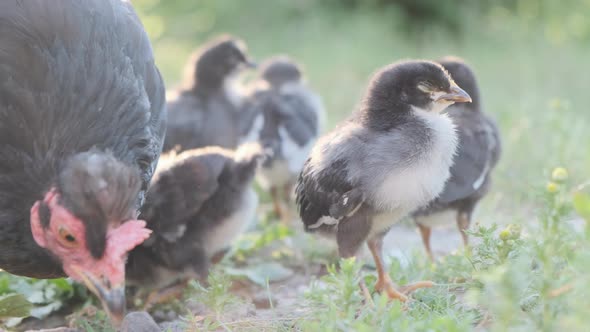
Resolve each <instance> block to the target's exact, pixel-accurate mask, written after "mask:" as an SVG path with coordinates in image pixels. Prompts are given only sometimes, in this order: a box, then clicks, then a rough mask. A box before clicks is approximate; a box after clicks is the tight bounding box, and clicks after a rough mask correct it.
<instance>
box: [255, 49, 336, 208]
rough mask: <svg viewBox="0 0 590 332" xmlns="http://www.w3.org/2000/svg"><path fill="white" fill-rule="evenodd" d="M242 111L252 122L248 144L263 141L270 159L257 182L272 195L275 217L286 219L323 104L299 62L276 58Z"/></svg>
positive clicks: (266, 67) (320, 120) (264, 66)
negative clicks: (304, 74) (306, 81)
mask: <svg viewBox="0 0 590 332" xmlns="http://www.w3.org/2000/svg"><path fill="white" fill-rule="evenodd" d="M244 113H248V114H250V119H251V121H250V122H251V125H249V127H250V129H249V131H248V134H247V136H246V137H245V141H257V142H259V143H260V144H261V145H262V146H263V147H264V148H265V149H266V150H267V151H268V152H269V155H270V156H271V157H270V158H268V159H267V160H266V161H265V163H264V164H263V165H262V167H261V168H260V170H259V171H258V175H257V181H258V183H259V184H260V186H261V187H262V188H263V189H265V190H267V191H270V193H271V196H272V199H273V203H274V210H275V213H276V214H277V216H279V217H281V218H282V219H283V220H285V219H288V218H289V213H288V210H289V208H288V206H289V202H290V201H291V197H292V192H293V185H294V184H295V182H296V181H297V176H298V175H299V173H301V170H302V169H303V164H304V163H305V160H307V158H308V157H309V153H310V152H311V148H312V147H313V144H314V143H315V142H316V140H317V138H318V135H319V133H320V130H321V127H322V124H323V121H324V117H325V111H324V106H323V103H322V100H321V98H320V97H319V95H317V94H316V93H314V92H313V91H311V90H310V89H309V87H308V86H307V85H306V83H305V81H304V79H303V71H302V69H301V67H300V66H299V65H298V64H296V63H295V62H294V61H293V60H291V59H289V58H288V57H286V56H277V57H273V58H270V59H268V60H267V61H265V62H264V63H263V64H262V66H261V69H260V75H259V78H258V79H257V81H256V82H255V89H254V90H253V92H252V93H251V95H250V97H249V98H248V99H247V100H246V101H245V103H244Z"/></svg>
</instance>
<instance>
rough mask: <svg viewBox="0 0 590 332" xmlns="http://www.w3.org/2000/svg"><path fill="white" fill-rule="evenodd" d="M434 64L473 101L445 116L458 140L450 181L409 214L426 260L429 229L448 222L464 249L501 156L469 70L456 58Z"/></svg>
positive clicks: (493, 126)
mask: <svg viewBox="0 0 590 332" xmlns="http://www.w3.org/2000/svg"><path fill="white" fill-rule="evenodd" d="M438 62H439V63H440V64H441V65H442V66H443V67H444V68H445V69H446V70H447V71H448V72H449V74H450V75H451V77H452V78H453V79H454V80H455V82H457V84H459V85H460V86H461V87H462V88H463V89H465V91H466V92H467V93H469V95H470V96H471V98H472V100H473V101H472V102H471V103H469V104H457V105H453V106H451V107H449V108H448V111H447V114H448V115H449V117H450V118H451V119H452V120H453V122H454V123H455V126H456V128H457V133H458V137H459V146H458V148H457V155H456V156H455V161H454V163H453V166H452V167H451V177H450V178H449V180H448V181H447V183H446V184H445V189H444V191H443V192H442V193H441V194H440V196H438V197H437V198H436V199H435V200H433V201H432V202H431V203H430V204H429V205H427V206H425V207H423V208H421V209H419V210H417V211H415V212H414V213H413V214H412V216H413V218H414V220H415V222H416V224H417V225H418V228H419V229H420V234H421V235H422V240H423V242H424V247H425V249H426V252H427V253H428V256H429V257H430V259H433V255H432V249H431V247H430V235H431V227H432V226H436V225H437V224H444V222H447V221H448V220H449V219H451V220H453V219H455V220H456V222H457V226H458V228H459V231H460V232H461V236H462V238H463V243H464V245H465V246H467V245H468V235H467V233H465V230H467V229H468V228H469V225H470V224H471V216H472V214H473V210H474V209H475V207H476V205H477V203H478V202H479V201H480V200H481V199H482V198H483V197H484V196H485V195H486V194H487V193H488V191H489V189H490V183H491V175H492V171H493V169H494V167H495V166H496V164H497V163H498V160H499V158H500V152H501V141H500V133H499V131H498V127H497V126H496V123H495V122H494V121H493V120H492V119H491V118H490V117H488V116H487V115H486V114H485V113H484V112H483V110H482V105H481V98H480V92H479V88H478V85H477V80H476V78H475V74H474V73H473V71H472V70H471V68H470V67H469V66H468V65H467V64H466V63H465V62H464V61H463V60H462V59H460V58H456V57H445V58H443V59H441V60H439V61H438ZM449 214H451V215H452V216H450V217H451V218H449Z"/></svg>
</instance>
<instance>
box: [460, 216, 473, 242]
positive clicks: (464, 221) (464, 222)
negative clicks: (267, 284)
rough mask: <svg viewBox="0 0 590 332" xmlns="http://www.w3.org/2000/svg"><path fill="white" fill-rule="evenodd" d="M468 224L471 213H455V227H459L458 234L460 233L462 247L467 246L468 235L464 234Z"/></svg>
mask: <svg viewBox="0 0 590 332" xmlns="http://www.w3.org/2000/svg"><path fill="white" fill-rule="evenodd" d="M469 224H471V213H469V212H465V211H461V212H459V213H457V227H459V232H460V233H461V237H462V238H463V245H464V246H465V247H467V246H468V245H469V235H467V233H466V232H465V231H466V230H467V229H469Z"/></svg>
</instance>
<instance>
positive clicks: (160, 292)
mask: <svg viewBox="0 0 590 332" xmlns="http://www.w3.org/2000/svg"><path fill="white" fill-rule="evenodd" d="M189 281H190V279H184V280H180V281H179V282H177V283H175V284H172V285H170V286H168V287H166V288H163V289H157V290H155V291H153V292H151V293H150V294H149V295H148V297H147V299H146V300H145V303H144V305H143V310H144V311H149V310H150V309H151V308H152V307H153V306H155V305H158V304H164V303H168V302H170V301H172V300H175V299H180V298H181V297H182V295H183V294H184V293H185V291H186V287H187V286H188V282H189Z"/></svg>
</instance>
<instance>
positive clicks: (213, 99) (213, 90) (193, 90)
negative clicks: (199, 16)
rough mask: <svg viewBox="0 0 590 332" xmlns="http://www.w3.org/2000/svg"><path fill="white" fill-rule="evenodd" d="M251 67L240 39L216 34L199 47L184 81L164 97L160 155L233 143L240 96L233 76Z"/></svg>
mask: <svg viewBox="0 0 590 332" xmlns="http://www.w3.org/2000/svg"><path fill="white" fill-rule="evenodd" d="M254 66H255V64H254V63H253V62H252V61H251V60H249V58H248V56H247V55H246V46H245V44H244V42H243V41H241V40H239V39H236V38H233V37H229V36H222V37H219V38H217V39H214V40H212V41H210V42H209V43H207V44H205V45H204V46H203V47H202V48H201V49H199V50H197V51H196V52H195V53H194V54H193V56H192V57H191V59H190V60H189V61H188V63H187V65H186V69H185V76H186V79H185V83H184V85H183V87H182V88H181V89H179V90H178V91H174V92H171V93H168V96H167V100H168V102H167V105H166V106H167V109H168V127H167V132H166V139H165V141H164V151H170V150H173V149H175V150H176V151H184V150H190V149H196V148H201V147H206V146H221V147H224V148H228V149H234V148H236V147H237V145H238V142H239V141H238V140H239V137H240V133H239V130H238V125H239V123H240V121H241V119H240V114H239V109H240V105H241V101H242V100H241V99H242V96H241V95H242V92H241V91H240V87H239V85H238V84H237V82H236V79H235V77H237V76H238V74H239V73H240V72H241V71H242V69H244V68H248V67H254Z"/></svg>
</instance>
